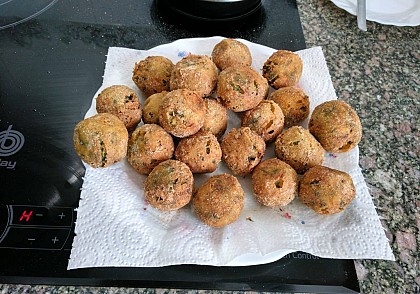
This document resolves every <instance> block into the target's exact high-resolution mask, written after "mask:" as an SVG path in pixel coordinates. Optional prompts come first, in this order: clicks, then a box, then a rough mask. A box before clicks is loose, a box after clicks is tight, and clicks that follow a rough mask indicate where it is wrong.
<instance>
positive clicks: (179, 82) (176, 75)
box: [170, 54, 217, 97]
mask: <svg viewBox="0 0 420 294" xmlns="http://www.w3.org/2000/svg"><path fill="white" fill-rule="evenodd" d="M216 83H217V67H216V65H215V64H214V62H213V61H212V60H211V59H210V58H209V57H208V56H206V55H193V54H190V55H188V56H186V57H184V58H183V59H181V60H180V61H178V62H177V63H176V64H175V66H174V68H173V70H172V73H171V83H170V85H171V91H173V90H176V89H189V90H192V91H196V92H198V93H199V94H200V96H201V97H208V96H210V95H211V94H212V93H213V91H214V89H215V88H216Z"/></svg>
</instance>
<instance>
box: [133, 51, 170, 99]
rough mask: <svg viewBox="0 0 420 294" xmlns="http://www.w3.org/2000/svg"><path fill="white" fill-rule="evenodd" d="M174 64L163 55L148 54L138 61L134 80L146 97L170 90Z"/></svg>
mask: <svg viewBox="0 0 420 294" xmlns="http://www.w3.org/2000/svg"><path fill="white" fill-rule="evenodd" d="M173 67H174V64H173V63H172V61H171V60H169V59H168V58H166V57H163V56H148V57H146V59H143V60H141V61H139V62H137V63H136V65H135V66H134V69H133V77H132V79H133V82H134V83H135V84H136V86H137V87H138V88H139V89H140V91H142V92H143V93H144V95H146V97H148V96H150V95H152V94H155V93H160V92H163V91H169V89H170V86H169V83H170V79H171V73H172V69H173Z"/></svg>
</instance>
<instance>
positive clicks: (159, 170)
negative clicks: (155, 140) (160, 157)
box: [144, 159, 194, 211]
mask: <svg viewBox="0 0 420 294" xmlns="http://www.w3.org/2000/svg"><path fill="white" fill-rule="evenodd" d="M193 189H194V178H193V174H192V173H191V171H190V169H189V168H188V166H187V165H186V164H185V163H183V162H181V161H178V160H173V159H169V160H166V161H163V162H161V163H159V164H158V165H157V166H156V167H155V168H154V169H153V170H152V172H151V173H150V174H149V176H148V177H147V178H146V181H145V183H144V196H145V198H146V200H147V201H148V202H149V203H150V205H151V206H153V207H154V208H156V209H159V210H162V211H170V210H177V209H179V208H181V207H183V206H185V205H187V204H188V203H189V202H190V200H191V197H192V193H193Z"/></svg>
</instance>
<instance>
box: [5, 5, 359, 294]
mask: <svg viewBox="0 0 420 294" xmlns="http://www.w3.org/2000/svg"><path fill="white" fill-rule="evenodd" d="M22 2H24V3H22ZM161 5H163V4H162V3H160V2H157V1H151V0H145V1H138V0H119V1H88V0H66V1H64V0H26V1H17V0H12V1H10V0H7V1H6V0H0V188H1V192H0V283H25V284H54V285H91V286H136V287H156V288H184V289H185V288H187V289H220V290H256V291H289V292H294V291H296V292H341V293H345V292H348V293H352V292H358V291H359V285H358V281H357V277H356V274H355V268H354V264H353V261H351V260H331V259H321V258H318V257H315V256H312V255H310V254H306V253H302V252H296V253H291V254H289V255H287V256H286V257H285V258H283V259H281V260H279V261H276V262H273V263H269V264H264V265H257V266H246V267H211V266H197V265H178V266H168V267H162V268H91V269H80V270H71V271H67V270H66V267H67V261H68V258H69V255H70V249H71V244H72V239H73V236H74V224H75V220H76V218H77V215H76V212H75V208H76V207H77V206H78V201H79V196H80V188H81V186H82V183H83V175H84V167H83V165H82V163H81V161H80V159H79V158H78V157H77V155H76V154H75V152H74V150H73V144H72V135H73V129H74V126H75V125H76V123H77V122H79V121H80V120H81V119H83V116H84V114H85V112H86V111H87V109H88V108H89V106H90V103H91V99H92V97H93V95H94V94H95V92H96V91H97V89H98V88H99V86H100V85H101V82H102V74H103V70H104V66H105V60H106V53H107V50H108V47H110V46H122V47H129V48H136V49H150V48H152V47H154V46H157V45H160V44H163V43H168V42H171V41H174V40H176V39H180V38H190V37H204V36H214V35H222V36H225V37H233V38H243V39H247V40H249V41H251V42H255V43H260V44H263V45H266V46H269V47H272V48H278V49H288V50H299V49H304V48H305V41H304V38H303V33H302V28H301V24H300V19H299V14H298V10H297V6H296V3H295V1H294V0H283V1H276V0H271V1H270V0H266V1H262V6H261V8H260V9H258V10H257V11H255V12H253V13H252V15H248V16H247V17H244V18H235V19H232V20H227V21H223V22H221V23H219V22H214V21H211V20H208V21H201V20H200V21H197V20H194V19H186V18H185V17H183V18H182V19H181V18H179V16H177V15H176V13H173V11H168V10H166V9H163V8H162V7H161Z"/></svg>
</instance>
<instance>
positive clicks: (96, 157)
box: [73, 113, 128, 168]
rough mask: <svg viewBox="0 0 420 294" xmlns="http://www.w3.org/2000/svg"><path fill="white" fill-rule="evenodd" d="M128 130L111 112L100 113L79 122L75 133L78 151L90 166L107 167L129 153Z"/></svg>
mask: <svg viewBox="0 0 420 294" xmlns="http://www.w3.org/2000/svg"><path fill="white" fill-rule="evenodd" d="M127 141H128V132H127V129H126V127H125V125H124V123H123V122H122V121H121V120H120V119H119V118H118V117H116V116H115V115H113V114H110V113H99V114H97V115H95V116H92V117H90V118H87V119H84V120H82V121H81V122H79V123H78V124H77V125H76V127H75V129H74V135H73V143H74V148H75V150H76V153H77V154H78V155H79V157H80V158H81V159H82V160H83V161H84V162H86V163H87V164H89V165H90V166H92V167H94V168H97V167H107V166H110V165H111V164H114V163H115V162H117V161H120V160H121V159H123V158H124V157H125V156H126V153H127Z"/></svg>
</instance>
